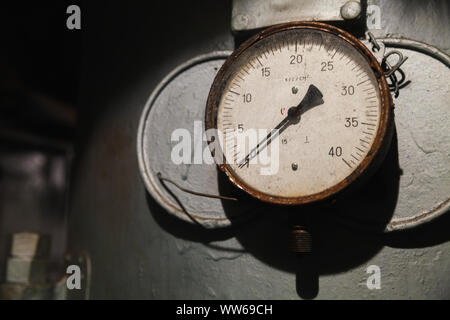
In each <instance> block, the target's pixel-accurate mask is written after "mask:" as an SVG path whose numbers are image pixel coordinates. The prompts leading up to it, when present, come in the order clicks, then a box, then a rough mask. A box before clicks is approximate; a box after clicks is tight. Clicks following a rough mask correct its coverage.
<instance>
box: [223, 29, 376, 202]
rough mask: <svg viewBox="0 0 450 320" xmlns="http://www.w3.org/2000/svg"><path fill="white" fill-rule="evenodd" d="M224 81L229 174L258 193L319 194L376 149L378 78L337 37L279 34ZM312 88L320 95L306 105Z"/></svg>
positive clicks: (246, 55) (306, 32) (310, 32)
mask: <svg viewBox="0 0 450 320" xmlns="http://www.w3.org/2000/svg"><path fill="white" fill-rule="evenodd" d="M224 79H226V80H225V81H226V83H225V86H224V87H223V88H224V89H223V92H222V95H221V97H220V103H219V107H218V109H217V110H218V111H217V128H218V129H219V130H220V131H221V132H222V133H223V135H224V139H223V142H222V145H221V149H222V151H223V153H224V154H225V157H226V162H227V164H228V166H229V170H230V172H231V173H232V174H233V175H235V176H236V177H237V178H238V179H239V180H240V181H242V182H243V183H244V184H245V185H247V186H248V187H250V188H252V189H254V190H256V191H258V192H261V193H264V194H266V195H268V196H275V197H286V198H292V197H304V196H310V195H314V194H318V193H320V192H323V191H325V190H327V189H329V188H331V187H333V186H335V185H337V184H338V183H340V182H341V181H342V180H344V179H345V178H347V177H348V176H349V175H351V174H352V172H353V171H354V170H355V169H356V168H357V167H358V166H359V165H360V164H361V162H362V161H363V159H364V158H365V157H366V156H367V155H368V152H369V150H370V149H371V147H372V144H373V142H374V139H375V136H376V134H377V131H378V128H379V125H380V124H379V122H380V112H381V101H380V99H381V98H380V90H379V87H378V83H377V80H376V77H375V74H374V72H373V71H372V69H371V67H370V66H369V64H368V62H367V60H366V58H365V57H364V56H363V55H362V54H361V53H360V52H359V51H358V50H356V49H355V48H354V47H353V46H352V45H350V44H349V43H348V42H347V41H345V40H342V39H341V38H339V37H338V36H336V35H333V34H331V33H328V32H324V31H319V30H314V29H294V30H288V31H283V32H280V33H275V34H273V35H270V36H268V37H266V38H264V39H262V40H261V41H259V42H257V43H256V44H255V45H253V46H251V47H249V48H248V49H247V50H245V51H244V52H243V53H242V54H241V55H240V56H239V57H238V58H237V59H236V60H235V61H234V64H233V66H232V67H231V68H230V71H229V75H227V76H226V77H225V78H224ZM308 90H312V94H313V95H314V97H313V99H312V100H315V101H309V100H310V99H309V98H306V99H305V100H304V101H303V102H304V103H303V105H300V106H299V103H300V102H301V101H302V100H303V99H304V98H305V95H306V93H307V92H308ZM310 93H311V92H310ZM307 100H308V101H307ZM291 107H296V108H295V109H294V108H292V109H291V111H290V113H289V112H288V111H289V110H290V108H291ZM274 128H277V129H279V131H277V134H272V135H268V134H269V133H270V132H271V130H272V129H274ZM255 134H256V139H255V138H254V137H255ZM243 136H244V137H245V136H246V138H245V139H242V137H243ZM243 141H245V143H244V144H243V143H242V142H243ZM267 142H269V143H267Z"/></svg>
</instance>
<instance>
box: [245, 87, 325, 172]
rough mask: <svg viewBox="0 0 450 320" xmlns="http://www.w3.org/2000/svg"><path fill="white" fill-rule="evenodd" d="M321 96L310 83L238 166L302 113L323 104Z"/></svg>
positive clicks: (296, 121)
mask: <svg viewBox="0 0 450 320" xmlns="http://www.w3.org/2000/svg"><path fill="white" fill-rule="evenodd" d="M322 97H323V95H322V92H320V90H319V89H318V88H317V87H316V86H315V85H310V86H309V88H308V91H307V92H306V94H305V96H304V97H303V99H302V101H300V103H299V104H298V105H297V106H296V107H291V108H289V110H288V114H287V116H286V117H285V118H284V119H283V120H282V121H281V122H280V123H279V124H278V125H277V126H276V127H275V128H273V129H272V130H271V131H270V133H269V134H268V135H267V136H266V137H265V138H264V139H263V140H262V141H261V142H259V143H258V144H257V145H256V147H255V148H253V149H252V150H251V151H250V153H249V154H248V155H247V156H246V157H245V158H244V159H243V160H242V161H241V163H240V164H239V168H243V167H244V166H246V165H247V164H248V163H249V162H250V160H251V159H253V158H254V157H256V156H257V155H258V154H259V153H260V152H261V151H262V150H263V149H264V148H265V147H267V146H268V145H269V144H270V143H271V142H272V140H273V139H275V138H276V137H277V136H279V135H280V134H281V133H282V132H283V131H284V130H286V128H288V127H289V126H290V125H292V124H297V123H298V122H299V121H300V116H301V114H302V113H304V112H305V111H306V110H309V109H311V108H313V107H315V106H319V105H321V104H323V103H324V101H323V99H322Z"/></svg>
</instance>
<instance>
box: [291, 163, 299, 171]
mask: <svg viewBox="0 0 450 320" xmlns="http://www.w3.org/2000/svg"><path fill="white" fill-rule="evenodd" d="M297 169H298V164H296V163H293V164H292V170H294V171H297Z"/></svg>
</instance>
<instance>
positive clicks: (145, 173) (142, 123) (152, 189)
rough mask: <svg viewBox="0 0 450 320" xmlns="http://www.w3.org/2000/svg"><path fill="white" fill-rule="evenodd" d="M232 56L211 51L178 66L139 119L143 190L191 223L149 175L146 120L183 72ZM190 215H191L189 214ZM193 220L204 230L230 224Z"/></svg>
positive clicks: (139, 162) (220, 220) (138, 155)
mask: <svg viewBox="0 0 450 320" xmlns="http://www.w3.org/2000/svg"><path fill="white" fill-rule="evenodd" d="M231 54H232V51H213V52H210V53H206V54H202V55H199V56H196V57H194V58H192V59H190V60H188V61H186V62H185V63H183V64H181V65H179V66H178V67H176V68H175V69H173V70H172V71H171V72H170V73H169V74H168V75H166V76H165V77H164V78H163V80H161V81H160V82H159V83H158V85H157V86H156V87H155V89H154V90H153V91H152V93H151V95H150V97H149V98H148V100H147V103H146V104H145V106H144V109H143V111H142V113H141V117H140V120H139V126H138V134H137V141H136V150H137V159H138V166H139V173H140V176H141V178H142V180H143V182H144V185H145V188H146V189H147V191H148V192H149V193H150V194H151V195H152V196H153V198H154V199H155V200H156V201H157V202H158V203H159V204H160V205H161V206H162V207H163V208H165V209H166V210H167V211H168V212H169V213H171V214H173V215H175V216H176V217H178V218H180V219H182V220H184V221H186V222H189V223H192V220H191V219H190V218H189V217H188V216H187V215H186V213H185V212H184V211H183V210H182V209H181V208H179V207H177V206H176V205H174V204H173V203H171V202H169V201H167V200H165V199H164V196H163V195H162V194H161V193H160V191H159V190H158V188H157V187H156V186H157V184H158V182H157V178H156V176H155V175H154V174H151V170H150V169H149V168H147V166H146V163H145V159H144V132H145V130H146V122H147V121H146V120H147V117H148V115H149V113H150V110H151V108H152V106H153V104H154V103H155V101H156V99H158V97H159V95H160V94H161V92H162V91H163V90H164V89H165V88H166V87H167V85H169V83H170V82H171V81H172V80H173V79H175V78H176V77H177V76H178V75H180V74H181V73H182V72H184V71H185V70H187V69H189V68H191V67H193V66H195V65H197V64H200V63H203V62H208V61H211V60H218V59H227V58H228V57H229V56H230V55H231ZM191 215H192V214H191ZM192 216H193V217H194V218H195V219H197V220H198V221H199V222H200V223H201V224H202V225H204V226H205V227H206V228H217V227H219V228H220V227H228V226H230V225H231V222H230V221H229V220H228V219H227V218H223V219H213V218H211V219H205V218H203V217H199V216H196V215H192Z"/></svg>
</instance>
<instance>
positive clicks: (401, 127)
mask: <svg viewBox="0 0 450 320" xmlns="http://www.w3.org/2000/svg"><path fill="white" fill-rule="evenodd" d="M380 40H381V41H382V42H383V43H384V44H385V45H386V48H389V47H395V48H396V50H399V51H400V52H401V53H402V54H403V55H404V56H407V57H408V60H407V61H406V62H405V63H404V64H403V66H402V70H403V71H404V72H405V74H406V79H407V80H411V83H410V84H409V85H408V86H406V87H405V88H403V89H401V92H400V95H399V97H398V98H397V99H396V100H395V106H396V107H395V124H396V130H397V139H398V156H399V165H400V168H401V170H402V174H401V176H400V188H399V194H398V199H397V203H396V207H395V211H394V215H393V218H392V220H391V222H390V223H389V224H388V225H387V228H386V231H395V230H402V229H407V228H412V227H416V226H418V225H420V224H423V223H426V222H429V221H431V220H433V219H435V218H437V217H439V216H441V215H442V214H444V213H446V212H448V211H449V210H450V105H449V101H450V87H449V85H448V82H449V80H450V68H449V66H450V57H449V56H447V55H446V54H444V53H442V52H440V51H439V50H438V49H436V48H433V47H431V46H429V45H426V44H423V43H421V42H417V41H413V40H407V39H380ZM387 51H389V50H387Z"/></svg>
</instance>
